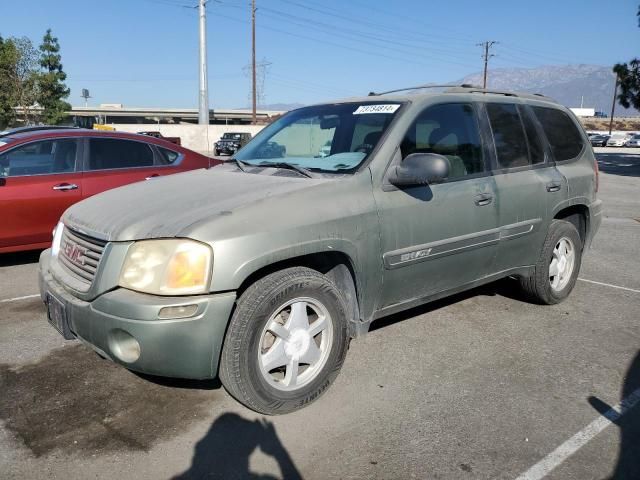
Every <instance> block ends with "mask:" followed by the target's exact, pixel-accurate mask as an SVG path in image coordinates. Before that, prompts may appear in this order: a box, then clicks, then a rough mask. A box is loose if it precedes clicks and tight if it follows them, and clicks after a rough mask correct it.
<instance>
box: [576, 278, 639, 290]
mask: <svg viewBox="0 0 640 480" xmlns="http://www.w3.org/2000/svg"><path fill="white" fill-rule="evenodd" d="M578 280H580V281H582V282H587V283H594V284H596V285H602V286H605V287H611V288H617V289H619V290H626V291H627V292H634V293H640V290H636V289H635V288H627V287H621V286H619V285H612V284H610V283H603V282H596V281H595V280H587V279H586V278H578Z"/></svg>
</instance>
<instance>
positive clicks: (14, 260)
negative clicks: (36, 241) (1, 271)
mask: <svg viewBox="0 0 640 480" xmlns="http://www.w3.org/2000/svg"><path fill="white" fill-rule="evenodd" d="M41 252H42V250H31V251H29V252H15V253H1V254H0V267H13V266H15V265H26V264H28V263H38V260H39V259H40V253H41Z"/></svg>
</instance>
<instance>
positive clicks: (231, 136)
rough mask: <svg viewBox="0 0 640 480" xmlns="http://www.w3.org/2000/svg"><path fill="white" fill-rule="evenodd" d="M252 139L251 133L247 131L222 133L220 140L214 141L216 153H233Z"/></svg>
mask: <svg viewBox="0 0 640 480" xmlns="http://www.w3.org/2000/svg"><path fill="white" fill-rule="evenodd" d="M249 140H251V134H250V133H245V132H227V133H224V134H222V137H221V138H220V140H218V141H217V142H216V143H214V145H213V146H214V152H215V154H216V155H220V154H224V155H233V154H234V153H236V152H237V151H238V150H240V149H241V148H242V147H244V146H245V145H246V144H247V143H249Z"/></svg>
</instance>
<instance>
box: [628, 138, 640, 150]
mask: <svg viewBox="0 0 640 480" xmlns="http://www.w3.org/2000/svg"><path fill="white" fill-rule="evenodd" d="M625 147H633V148H638V147H640V135H634V136H632V137H631V138H629V140H627V143H626V144H625Z"/></svg>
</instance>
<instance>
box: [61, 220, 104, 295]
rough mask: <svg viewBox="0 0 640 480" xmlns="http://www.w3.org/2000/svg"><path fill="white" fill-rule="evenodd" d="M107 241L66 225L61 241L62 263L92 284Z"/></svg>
mask: <svg viewBox="0 0 640 480" xmlns="http://www.w3.org/2000/svg"><path fill="white" fill-rule="evenodd" d="M105 245H106V242H103V241H102V240H97V239H95V238H91V237H89V236H87V235H83V234H81V233H78V232H75V231H73V230H71V229H69V228H67V227H65V229H64V231H63V232H62V241H61V242H60V254H59V256H58V258H59V259H60V263H61V264H62V265H63V266H64V267H65V269H66V270H67V271H69V272H70V273H71V274H72V275H73V276H75V277H76V278H78V279H79V280H81V281H83V282H85V283H87V284H91V282H93V278H94V277H95V276H96V270H97V269H98V264H99V263H100V258H102V253H103V252H104V247H105Z"/></svg>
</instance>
